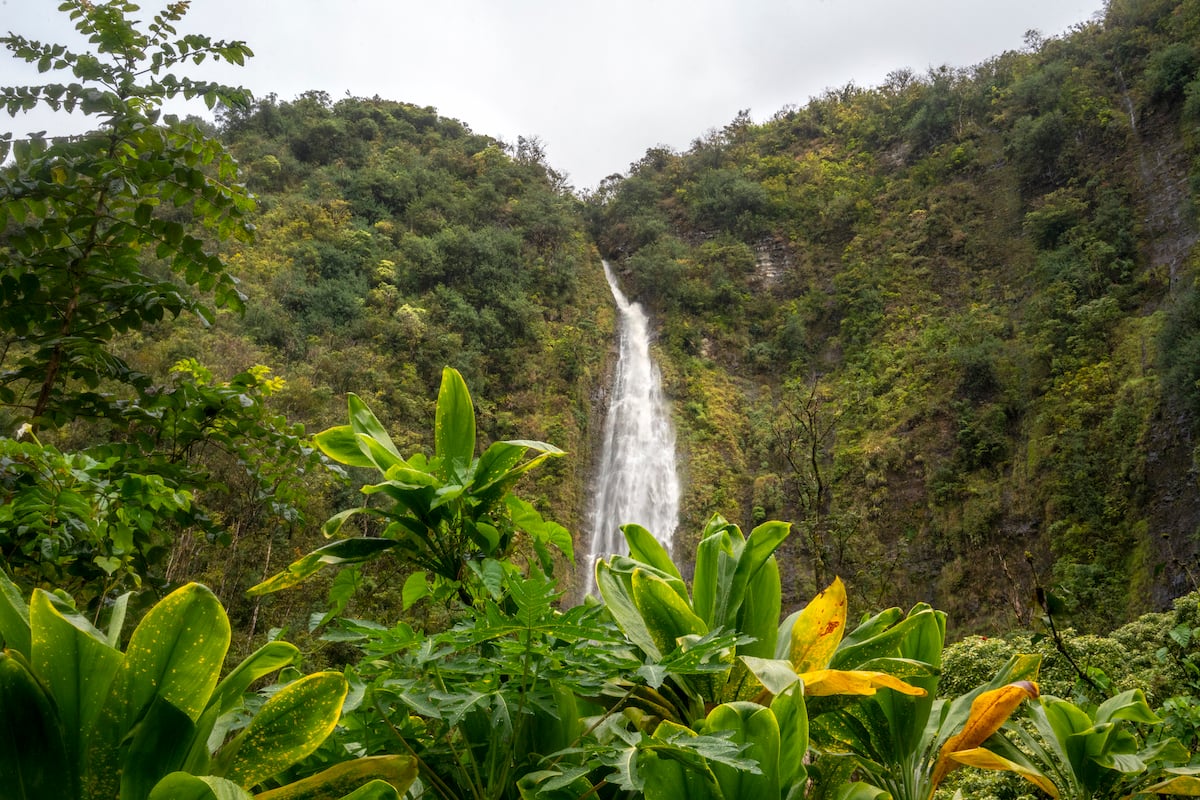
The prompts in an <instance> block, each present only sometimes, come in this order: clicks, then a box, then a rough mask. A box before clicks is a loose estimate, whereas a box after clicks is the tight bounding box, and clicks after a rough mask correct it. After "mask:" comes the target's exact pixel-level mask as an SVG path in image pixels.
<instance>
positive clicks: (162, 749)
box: [121, 697, 196, 798]
mask: <svg viewBox="0 0 1200 800" xmlns="http://www.w3.org/2000/svg"><path fill="white" fill-rule="evenodd" d="M195 734H196V725H195V723H194V722H193V721H192V720H191V719H189V718H188V715H187V714H185V713H183V712H182V711H180V710H179V709H178V708H176V707H175V706H174V705H172V704H171V703H169V702H167V701H166V700H164V699H163V698H162V697H156V698H154V701H153V702H152V703H151V704H150V708H148V709H147V710H146V713H144V714H143V715H142V716H141V718H140V719H138V721H137V723H136V724H135V725H134V726H133V728H132V730H130V732H129V735H128V737H127V738H126V741H125V742H124V743H123V745H124V747H123V748H122V756H121V797H122V798H141V797H147V796H148V795H149V794H150V791H151V790H152V789H153V788H154V786H155V784H157V783H158V782H159V781H160V780H161V779H162V778H164V777H166V776H167V774H169V773H171V772H175V771H176V770H179V769H181V768H182V767H183V763H184V761H185V760H186V759H187V754H188V750H189V749H190V747H191V743H192V741H193V740H194V737H195Z"/></svg>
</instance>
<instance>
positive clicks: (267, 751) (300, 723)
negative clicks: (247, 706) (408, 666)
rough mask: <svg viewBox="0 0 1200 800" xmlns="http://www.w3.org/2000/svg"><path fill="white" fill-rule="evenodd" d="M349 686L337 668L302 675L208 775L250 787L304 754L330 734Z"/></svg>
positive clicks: (266, 707) (223, 750)
mask: <svg viewBox="0 0 1200 800" xmlns="http://www.w3.org/2000/svg"><path fill="white" fill-rule="evenodd" d="M348 691H349V686H348V684H347V683H346V677H345V676H344V675H342V673H340V672H317V673H313V674H312V675H306V676H305V677H303V678H300V679H299V680H297V681H294V682H293V683H290V684H288V685H287V686H285V687H283V688H282V689H280V690H279V691H278V692H276V693H275V694H274V695H272V697H271V699H270V700H268V701H267V702H266V703H265V704H264V705H263V707H262V708H261V709H259V712H258V713H257V714H256V715H255V716H254V718H253V719H252V720H251V721H250V724H249V725H247V726H246V728H245V730H243V731H242V732H241V733H239V734H238V735H237V736H236V737H234V739H233V740H232V741H230V742H229V743H228V744H226V745H225V746H224V747H222V748H221V750H220V752H218V753H217V757H216V758H215V759H214V761H213V774H216V775H221V776H223V777H226V778H229V779H230V780H231V781H234V782H235V783H238V784H241V785H242V786H254V785H255V784H258V783H261V782H262V781H264V780H266V779H267V778H269V777H271V776H272V775H275V774H276V773H278V772H280V771H282V770H283V769H285V768H287V767H289V766H291V765H292V764H294V763H296V762H297V761H299V760H301V759H302V758H305V757H306V756H308V755H309V754H310V753H312V752H313V751H314V750H316V749H317V747H319V746H320V744H321V742H323V741H325V739H326V737H328V736H329V734H330V733H332V732H333V728H334V726H335V725H337V721H338V719H339V718H340V716H341V711H342V702H343V701H344V700H345V699H346V694H347V692H348Z"/></svg>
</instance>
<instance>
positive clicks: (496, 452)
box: [471, 442, 525, 491]
mask: <svg viewBox="0 0 1200 800" xmlns="http://www.w3.org/2000/svg"><path fill="white" fill-rule="evenodd" d="M524 457H525V448H524V447H522V446H520V445H517V444H514V443H512V442H494V443H492V445H491V446H490V447H488V449H487V450H484V451H483V455H481V456H480V457H479V460H478V461H476V462H475V470H474V473H473V474H472V476H471V488H472V490H474V491H480V490H482V489H485V488H487V487H488V486H491V485H492V484H494V483H495V482H496V481H498V480H501V479H503V478H504V477H505V476H506V475H507V474H508V472H509V470H511V469H512V468H513V467H515V466H516V465H517V464H519V463H521V459H522V458H524Z"/></svg>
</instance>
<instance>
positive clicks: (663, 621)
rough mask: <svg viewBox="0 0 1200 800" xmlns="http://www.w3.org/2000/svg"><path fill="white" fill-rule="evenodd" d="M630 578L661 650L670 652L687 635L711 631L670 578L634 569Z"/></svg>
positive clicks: (636, 598)
mask: <svg viewBox="0 0 1200 800" xmlns="http://www.w3.org/2000/svg"><path fill="white" fill-rule="evenodd" d="M631 581H632V583H631V586H632V589H633V602H634V605H636V606H637V610H638V613H639V614H640V615H641V617H642V619H644V620H645V625H646V630H647V631H648V632H649V634H650V637H651V638H652V639H653V640H654V644H655V646H656V647H657V648H658V651H659V652H660V653H662V654H664V655H665V654H667V653H670V652H671V651H672V650H674V649H675V648H677V647H678V646H679V639H681V638H683V637H684V636H688V635H699V636H702V635H704V634H706V633H708V626H707V625H705V624H704V620H702V619H700V618H699V617H697V616H696V615H695V613H693V612H692V609H691V606H689V605H688V603H687V601H685V600H684V599H683V598H681V597H680V596H679V594H678V593H676V591H675V590H674V589H673V588H672V587H671V585H670V584H669V583H668V582H667V581H665V580H663V579H662V578H659V577H658V576H657V575H653V574H651V573H649V572H647V571H646V570H644V569H635V570H634V571H633V575H632V576H631Z"/></svg>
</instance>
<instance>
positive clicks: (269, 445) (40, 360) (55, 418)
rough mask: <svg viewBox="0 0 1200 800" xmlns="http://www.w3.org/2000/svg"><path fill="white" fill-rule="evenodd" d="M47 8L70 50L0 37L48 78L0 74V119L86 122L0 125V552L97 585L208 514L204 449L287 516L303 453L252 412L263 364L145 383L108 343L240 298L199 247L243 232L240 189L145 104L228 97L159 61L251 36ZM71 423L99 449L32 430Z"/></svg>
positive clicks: (47, 578)
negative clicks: (82, 119)
mask: <svg viewBox="0 0 1200 800" xmlns="http://www.w3.org/2000/svg"><path fill="white" fill-rule="evenodd" d="M58 8H59V10H60V11H62V12H64V13H66V14H67V15H68V16H69V17H70V19H71V20H72V21H73V22H74V25H75V28H76V30H77V31H78V32H79V33H80V34H82V35H83V36H84V37H85V38H86V40H87V42H88V46H87V48H85V49H83V50H81V51H79V52H76V51H74V50H71V49H68V48H67V47H65V46H63V45H60V44H43V43H41V42H36V41H31V40H29V39H26V38H25V37H22V36H19V35H16V34H11V33H10V34H9V35H8V36H6V37H2V38H0V43H2V44H3V46H4V47H5V48H6V49H7V50H8V52H9V53H10V54H12V55H13V56H14V57H15V58H17V59H20V60H22V61H25V62H28V63H31V64H36V66H37V68H38V70H39V71H40V72H43V73H53V74H62V75H63V76H64V77H62V78H60V79H59V81H60V82H53V83H46V84H44V85H40V86H9V87H0V105H2V106H3V107H4V109H5V110H6V111H7V112H8V113H9V114H10V115H14V116H15V115H16V114H18V113H20V112H23V111H27V110H30V109H32V108H35V107H37V106H39V105H43V104H44V105H47V106H49V107H50V108H52V109H54V110H56V111H59V110H62V111H68V112H70V111H74V110H80V111H82V112H83V113H84V114H87V115H91V116H93V117H94V118H95V119H96V121H97V128H96V130H95V131H93V132H92V133H89V134H87V135H84V136H80V137H74V138H69V139H55V140H47V139H46V138H45V137H44V136H39V135H35V136H32V137H31V138H27V139H17V140H14V139H13V137H12V134H11V133H5V134H2V135H0V162H2V161H4V160H5V159H7V158H8V157H9V156H10V155H11V156H12V159H11V161H9V163H7V164H5V165H4V166H3V167H0V430H4V432H5V433H11V432H12V431H13V430H14V429H16V430H19V431H20V433H19V434H18V438H20V436H21V434H28V436H27V438H26V440H25V441H22V442H19V443H18V442H14V441H13V440H11V439H7V438H4V437H0V454H3V455H4V456H5V457H4V458H2V459H0V503H2V504H3V506H4V513H0V557H2V558H3V559H4V560H5V561H7V562H8V563H9V564H11V565H13V568H14V569H16V570H18V571H19V572H20V573H22V574H20V575H19V577H20V578H21V579H23V580H28V581H30V582H46V583H52V584H56V585H62V584H64V583H66V584H70V585H72V588H80V587H77V586H75V585H74V583H75V582H76V581H82V583H83V584H84V586H86V587H88V589H89V590H90V589H91V588H94V587H96V586H102V587H103V589H102V590H101V591H100V592H99V593H100V594H104V593H106V592H109V591H112V590H114V589H115V588H116V587H117V586H118V585H119V584H120V583H122V582H124V579H126V578H129V579H131V580H132V581H133V582H135V583H136V582H138V581H140V580H141V578H143V577H145V576H147V575H149V574H152V573H154V572H155V568H154V566H153V565H154V564H155V562H156V560H159V561H160V560H161V558H162V555H163V552H162V545H163V541H162V538H163V536H164V534H169V533H170V532H172V531H177V530H179V529H180V528H184V527H188V526H194V525H196V524H198V523H199V524H201V525H206V524H208V523H209V522H210V519H209V518H210V516H214V515H210V514H209V513H207V509H206V508H205V506H204V504H203V503H201V502H199V496H200V495H201V494H203V493H205V492H209V493H213V492H215V491H218V490H220V488H221V486H220V485H221V481H219V480H217V479H215V478H214V477H213V475H212V474H211V472H210V467H211V462H210V461H209V458H210V457H213V458H218V459H222V460H223V461H224V463H234V462H236V464H237V466H236V467H234V468H236V469H241V470H244V472H245V473H246V475H248V476H249V477H250V478H251V479H252V481H253V482H254V483H255V484H256V486H257V492H256V494H257V497H258V498H259V500H258V502H260V503H262V504H263V506H264V507H266V506H268V505H269V506H270V508H271V512H272V514H273V516H274V518H276V519H284V520H287V519H291V518H293V516H294V515H295V513H296V512H297V509H296V507H295V506H296V503H297V501H298V500H300V499H302V495H301V493H300V492H298V491H297V490H296V486H297V485H298V484H299V483H300V482H301V481H302V477H301V476H302V475H303V473H304V472H305V471H306V470H307V469H308V468H310V467H312V466H314V462H315V460H316V458H317V456H316V455H315V454H314V451H313V450H312V448H311V447H308V446H307V445H306V444H305V442H304V441H303V439H302V438H301V436H300V433H301V432H300V431H299V430H298V429H296V428H293V427H290V426H289V425H288V424H287V422H286V420H284V419H283V418H282V417H278V416H276V415H273V414H270V413H268V411H267V409H266V405H265V403H264V398H265V397H266V395H268V394H269V393H270V391H271V390H272V388H274V386H275V385H276V383H277V381H276V380H275V379H271V378H267V373H268V372H269V370H266V369H265V368H252V369H250V370H249V371H247V372H246V373H243V374H241V375H239V376H237V377H235V378H234V379H233V380H232V381H230V382H221V381H214V380H212V376H211V375H208V374H207V370H205V369H204V368H203V367H202V366H201V365H199V364H196V363H195V362H194V361H193V360H191V359H187V360H185V361H184V362H181V364H182V367H181V369H180V370H178V371H177V372H178V374H177V375H175V376H174V378H173V379H165V378H160V379H159V380H157V381H156V380H155V379H153V378H152V377H151V376H149V375H146V374H143V373H140V372H138V371H137V370H135V369H133V368H132V367H131V366H130V365H129V364H128V363H126V362H125V361H124V360H123V359H122V358H121V357H120V356H119V355H118V349H117V347H116V345H117V343H118V342H119V341H120V340H121V338H122V335H123V334H126V333H130V332H136V331H139V330H142V329H144V328H145V327H146V326H148V325H151V324H153V323H157V322H159V321H161V320H163V319H164V318H166V317H167V316H168V315H169V316H172V317H176V316H178V315H180V314H182V313H185V312H186V313H190V314H196V315H198V316H199V317H200V318H201V319H202V320H205V321H212V319H213V317H214V308H229V309H234V310H238V309H240V308H241V305H242V298H241V295H240V294H239V292H238V289H237V282H236V280H235V279H234V277H233V276H232V275H231V274H230V273H229V272H228V271H227V270H226V268H225V266H224V264H223V263H222V260H221V258H220V256H219V255H218V252H217V251H218V247H219V246H220V245H221V243H222V242H224V241H227V240H230V239H234V238H236V239H247V238H249V237H250V235H251V233H252V231H253V226H252V225H251V224H250V215H251V214H252V212H253V211H254V201H253V198H252V197H251V195H250V194H249V193H248V192H247V191H246V189H245V188H244V187H243V186H242V185H240V184H239V183H238V182H237V169H236V164H235V163H234V161H233V159H232V158H231V157H230V156H229V154H228V153H227V152H226V151H225V149H224V147H223V146H222V145H221V144H220V142H218V141H216V140H214V139H211V138H209V137H207V136H206V135H205V133H204V132H203V131H202V130H201V129H200V127H198V126H197V125H196V124H193V123H191V122H182V121H180V120H178V119H176V118H174V117H171V116H166V115H163V114H162V106H163V103H164V102H166V101H168V100H171V99H174V98H184V99H193V98H202V99H203V100H204V102H205V103H206V104H207V105H208V107H209V108H215V107H216V106H217V104H222V105H223V106H225V107H229V108H241V107H245V106H246V105H247V104H248V103H249V99H250V98H249V95H248V93H247V92H245V91H244V90H242V89H237V88H232V87H228V86H223V85H220V84H217V83H210V82H204V81H197V80H193V79H191V78H187V77H178V76H177V75H175V74H173V70H176V69H179V68H182V67H185V66H188V65H198V64H201V63H203V62H204V61H206V60H210V59H211V60H224V61H228V62H232V63H235V64H241V63H243V61H244V60H245V58H246V57H247V56H250V55H252V54H251V52H250V49H249V48H248V47H247V46H246V45H245V44H244V43H242V42H240V41H235V42H223V41H213V40H211V39H209V38H208V37H205V36H201V35H197V34H182V35H181V34H179V33H178V32H177V30H176V28H175V25H176V24H177V23H179V21H180V20H181V19H182V18H183V16H184V14H185V13H186V12H187V10H188V3H187V2H174V3H170V4H169V5H167V6H166V8H165V9H164V10H163V11H161V12H160V13H158V14H155V15H154V16H153V17H151V18H150V21H149V22H145V21H144V20H143V19H141V18H138V17H135V15H136V14H137V13H138V11H139V9H138V6H136V5H134V4H133V3H131V2H127V0H111V2H106V3H92V2H88V0H67V2H63V3H61V4H60V5H59V7H58ZM202 296H206V297H210V298H211V302H212V305H211V306H210V305H209V304H208V303H206V302H205V301H204V300H202V299H201V297H202ZM75 419H83V420H89V421H92V422H95V423H98V425H97V427H96V428H95V429H94V430H93V431H91V435H92V437H93V440H97V441H101V442H102V444H100V445H97V446H92V447H87V448H85V449H84V450H83V451H82V452H78V453H71V452H59V451H58V450H56V449H55V448H53V447H51V446H49V445H43V444H42V443H41V441H40V440H39V439H38V437H37V435H36V432H37V431H38V430H39V429H43V428H54V427H58V426H61V425H63V424H65V423H67V422H70V421H72V420H75ZM73 433H74V435H75V437H76V438H78V436H79V434H80V433H82V431H79V430H78V429H76V430H75V431H73ZM205 454H209V455H205ZM225 454H228V457H226V456H225ZM284 465H286V468H284ZM209 532H210V533H213V534H216V533H217V531H215V530H213V529H212V527H210V528H209ZM82 597H83V598H84V599H86V600H88V601H89V602H95V601H96V597H95V595H94V594H92V593H91V592H90V591H84V592H83V594H82Z"/></svg>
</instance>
